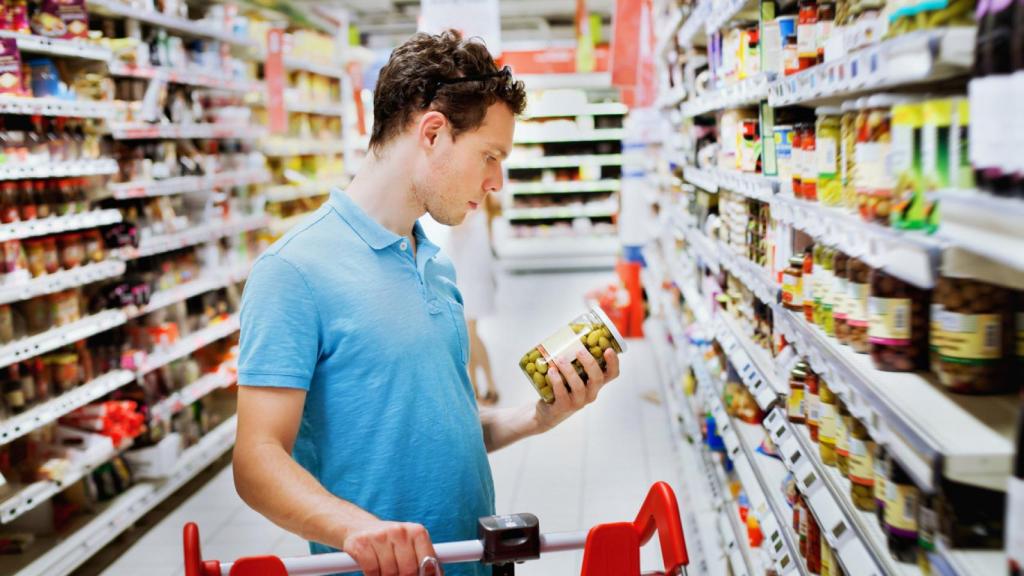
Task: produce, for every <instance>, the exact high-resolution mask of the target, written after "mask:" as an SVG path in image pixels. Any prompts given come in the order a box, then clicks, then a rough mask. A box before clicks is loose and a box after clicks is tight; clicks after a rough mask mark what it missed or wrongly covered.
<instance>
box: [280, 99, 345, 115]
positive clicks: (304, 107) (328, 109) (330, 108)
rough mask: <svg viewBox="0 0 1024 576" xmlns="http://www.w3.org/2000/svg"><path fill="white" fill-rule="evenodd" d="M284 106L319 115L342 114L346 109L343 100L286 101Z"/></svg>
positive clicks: (294, 110) (290, 110) (290, 109)
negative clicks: (327, 101)
mask: <svg viewBox="0 0 1024 576" xmlns="http://www.w3.org/2000/svg"><path fill="white" fill-rule="evenodd" d="M284 107H285V109H286V110H288V111H289V112H294V113H297V114H317V115H319V116H341V115H342V113H343V111H344V108H343V107H342V104H341V102H329V103H326V104H325V103H322V102H285V104H284Z"/></svg>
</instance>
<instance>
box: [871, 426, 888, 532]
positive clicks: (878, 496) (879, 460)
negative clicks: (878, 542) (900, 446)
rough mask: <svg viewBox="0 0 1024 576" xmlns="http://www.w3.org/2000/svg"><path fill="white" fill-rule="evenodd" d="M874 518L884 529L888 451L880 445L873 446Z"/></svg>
mask: <svg viewBox="0 0 1024 576" xmlns="http://www.w3.org/2000/svg"><path fill="white" fill-rule="evenodd" d="M874 464H875V516H877V518H878V525H879V526H881V527H882V529H883V530H884V529H885V505H886V502H887V501H886V498H887V497H888V492H887V490H888V489H887V487H886V486H887V484H888V478H889V450H888V449H886V447H885V446H883V445H882V444H879V443H876V444H875V458H874Z"/></svg>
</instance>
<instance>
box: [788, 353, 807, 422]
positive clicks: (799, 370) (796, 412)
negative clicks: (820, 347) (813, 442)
mask: <svg viewBox="0 0 1024 576" xmlns="http://www.w3.org/2000/svg"><path fill="white" fill-rule="evenodd" d="M806 387H807V364H806V363H804V362H797V363H796V366H794V367H793V369H792V370H791V371H790V372H789V397H788V398H787V399H786V417H787V418H789V421H790V422H793V423H794V424H803V423H805V422H806V421H807V405H806V403H805V401H804V394H805V392H806Z"/></svg>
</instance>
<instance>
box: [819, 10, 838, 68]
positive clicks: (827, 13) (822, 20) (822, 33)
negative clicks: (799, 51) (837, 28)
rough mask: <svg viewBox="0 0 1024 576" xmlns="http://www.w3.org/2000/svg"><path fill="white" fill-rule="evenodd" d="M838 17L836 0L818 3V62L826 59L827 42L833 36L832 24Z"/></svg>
mask: <svg viewBox="0 0 1024 576" xmlns="http://www.w3.org/2000/svg"><path fill="white" fill-rule="evenodd" d="M835 19H836V5H835V3H834V2H829V1H827V0H823V1H822V2H819V3H818V23H817V24H816V28H817V42H816V44H817V47H818V59H817V63H818V64H821V63H822V62H824V61H825V44H826V43H828V40H829V37H831V36H832V26H833V24H834V23H835Z"/></svg>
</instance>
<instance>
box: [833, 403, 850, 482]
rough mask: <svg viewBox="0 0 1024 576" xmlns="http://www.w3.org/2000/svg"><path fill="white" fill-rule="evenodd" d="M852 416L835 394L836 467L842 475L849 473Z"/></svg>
mask: <svg viewBox="0 0 1024 576" xmlns="http://www.w3.org/2000/svg"><path fill="white" fill-rule="evenodd" d="M852 426H853V416H852V415H851V414H850V410H849V409H848V408H847V407H846V402H843V399H842V398H839V397H838V396H836V467H837V468H839V473H840V474H842V475H843V476H848V475H849V474H850V428H851V427H852Z"/></svg>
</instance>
